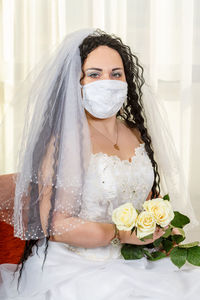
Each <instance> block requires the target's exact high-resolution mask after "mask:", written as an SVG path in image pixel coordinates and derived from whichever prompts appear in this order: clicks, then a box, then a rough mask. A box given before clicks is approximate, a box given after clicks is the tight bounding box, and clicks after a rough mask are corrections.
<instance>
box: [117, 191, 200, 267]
mask: <svg viewBox="0 0 200 300" xmlns="http://www.w3.org/2000/svg"><path fill="white" fill-rule="evenodd" d="M112 220H113V222H114V223H115V224H116V226H117V228H118V229H119V230H125V231H130V234H132V233H133V232H135V234H136V236H137V238H139V239H140V240H141V241H145V240H146V239H152V238H153V233H154V232H155V230H156V228H157V227H161V228H162V229H163V228H167V229H166V230H165V233H164V235H162V236H161V237H160V238H158V239H157V240H154V242H153V243H150V244H146V245H133V244H124V245H123V246H122V248H121V254H122V256H123V257H124V258H125V259H140V258H142V257H146V258H147V259H149V260H152V261H154V260H158V259H161V258H164V257H166V256H169V257H170V259H171V261H172V262H173V263H174V264H175V265H176V266H177V267H178V268H181V267H182V266H183V265H184V264H185V262H186V261H188V262H189V263H191V264H193V265H195V266H200V246H198V245H199V242H198V241H195V242H192V243H187V244H182V243H181V242H183V241H184V240H185V232H184V230H183V227H184V226H185V225H187V224H188V223H190V219H189V218H188V217H187V216H185V215H183V214H181V213H180V212H178V211H173V209H172V206H171V203H170V198H169V195H165V196H164V197H163V198H155V199H152V200H147V201H145V202H144V204H143V210H142V211H138V210H137V209H135V208H134V206H133V204H132V203H129V202H128V203H125V204H123V205H121V206H119V207H117V208H116V209H114V210H113V213H112ZM175 228H177V229H178V232H179V234H174V233H173V229H175Z"/></svg>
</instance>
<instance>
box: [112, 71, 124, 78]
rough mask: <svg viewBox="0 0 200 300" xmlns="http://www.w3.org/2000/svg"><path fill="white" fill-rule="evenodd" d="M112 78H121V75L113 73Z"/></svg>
mask: <svg viewBox="0 0 200 300" xmlns="http://www.w3.org/2000/svg"><path fill="white" fill-rule="evenodd" d="M112 76H113V77H116V78H119V77H121V76H122V73H119V72H117V73H113V74H112Z"/></svg>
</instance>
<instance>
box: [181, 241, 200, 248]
mask: <svg viewBox="0 0 200 300" xmlns="http://www.w3.org/2000/svg"><path fill="white" fill-rule="evenodd" d="M198 245H199V242H198V241H196V242H192V243H188V244H181V245H178V246H179V248H192V247H195V246H198Z"/></svg>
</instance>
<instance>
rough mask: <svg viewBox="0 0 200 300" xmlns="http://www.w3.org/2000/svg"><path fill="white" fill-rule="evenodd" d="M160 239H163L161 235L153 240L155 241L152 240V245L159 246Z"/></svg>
mask: <svg viewBox="0 0 200 300" xmlns="http://www.w3.org/2000/svg"><path fill="white" fill-rule="evenodd" d="M162 240H163V236H161V237H160V238H159V239H157V240H155V241H154V242H153V245H154V246H155V247H159V246H160V244H161V242H162Z"/></svg>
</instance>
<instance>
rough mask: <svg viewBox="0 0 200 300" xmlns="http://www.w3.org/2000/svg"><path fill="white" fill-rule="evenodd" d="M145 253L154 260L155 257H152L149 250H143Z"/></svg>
mask: <svg viewBox="0 0 200 300" xmlns="http://www.w3.org/2000/svg"><path fill="white" fill-rule="evenodd" d="M143 251H144V254H146V256H147V258H148V259H149V258H152V259H153V256H152V255H151V253H150V252H149V251H148V250H147V249H143Z"/></svg>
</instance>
